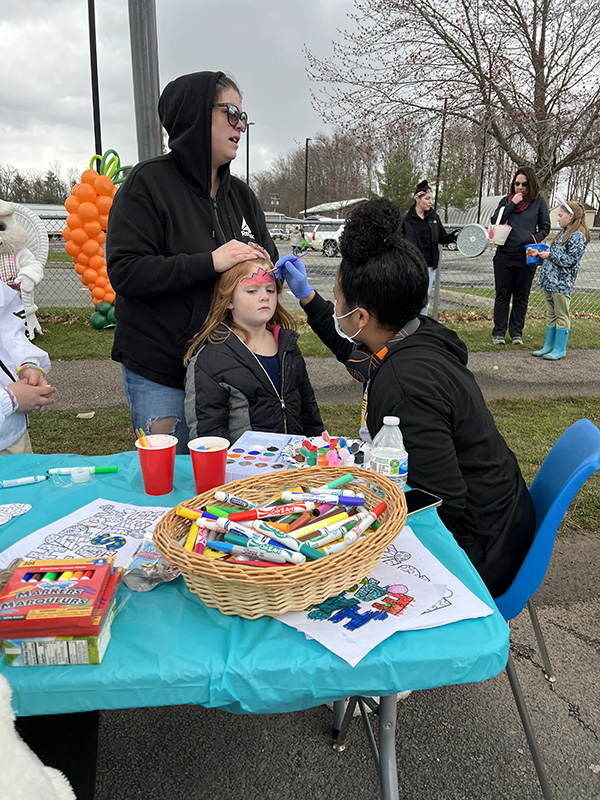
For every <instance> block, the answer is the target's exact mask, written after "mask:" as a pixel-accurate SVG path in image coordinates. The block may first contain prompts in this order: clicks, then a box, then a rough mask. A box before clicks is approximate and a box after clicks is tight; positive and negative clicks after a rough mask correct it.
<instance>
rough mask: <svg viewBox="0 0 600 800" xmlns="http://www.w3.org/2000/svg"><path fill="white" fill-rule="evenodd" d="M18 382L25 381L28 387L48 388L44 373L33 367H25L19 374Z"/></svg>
mask: <svg viewBox="0 0 600 800" xmlns="http://www.w3.org/2000/svg"><path fill="white" fill-rule="evenodd" d="M19 380H20V381H25V383H28V384H29V385H30V386H48V381H47V380H46V378H45V377H44V373H43V372H41V371H40V370H39V369H34V368H33V367H26V369H22V370H21V371H20V372H19Z"/></svg>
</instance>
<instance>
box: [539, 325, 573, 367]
mask: <svg viewBox="0 0 600 800" xmlns="http://www.w3.org/2000/svg"><path fill="white" fill-rule="evenodd" d="M568 338H569V328H557V329H556V338H555V340H554V350H553V351H552V352H551V353H546V355H545V356H544V358H546V359H547V360H548V361H558V359H559V358H564V357H565V356H566V355H567V339H568Z"/></svg>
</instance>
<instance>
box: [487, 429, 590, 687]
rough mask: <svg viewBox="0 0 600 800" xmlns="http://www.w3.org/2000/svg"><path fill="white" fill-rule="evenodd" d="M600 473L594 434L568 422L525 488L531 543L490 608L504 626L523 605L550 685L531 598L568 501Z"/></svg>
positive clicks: (550, 675)
mask: <svg viewBox="0 0 600 800" xmlns="http://www.w3.org/2000/svg"><path fill="white" fill-rule="evenodd" d="M598 469H600V430H598V428H597V427H596V426H595V425H594V424H593V423H592V422H590V420H589V419H580V420H578V421H577V422H575V423H573V425H571V427H570V428H568V429H567V430H566V431H565V432H564V433H563V435H562V436H561V437H560V438H559V439H558V441H557V442H556V444H555V445H554V446H553V447H552V449H551V450H550V452H549V453H548V455H547V456H546V458H545V460H544V463H543V464H542V466H541V467H540V469H539V472H538V473H537V475H536V476H535V478H534V480H533V483H532V484H531V488H530V490H529V491H530V493H531V496H532V498H533V503H534V505H535V511H536V532H535V538H534V540H533V542H532V544H531V547H530V548H529V552H528V553H527V555H526V557H525V560H524V561H523V564H522V565H521V568H520V569H519V571H518V573H517V575H516V577H515V579H514V580H513V582H512V584H511V586H510V587H509V588H508V589H507V590H506V592H504V594H503V595H502V596H501V597H497V598H495V603H496V605H497V606H498V609H499V611H500V613H501V614H502V616H503V617H504V619H505V620H506V621H507V622H508V621H509V620H511V619H514V618H515V617H516V616H518V615H519V614H520V613H521V611H523V609H524V608H525V606H527V608H528V610H529V614H530V616H531V623H532V625H533V629H534V631H535V636H536V639H537V642H538V645H539V648H540V652H541V654H542V660H543V663H544V671H545V673H546V677H547V678H548V680H549V681H552V682H553V681H555V680H556V678H555V675H554V672H553V670H552V665H551V664H550V658H549V657H548V651H547V649H546V643H545V641H544V637H543V635H542V631H541V628H540V624H539V621H538V618H537V614H536V611H535V608H534V605H533V601H532V600H531V598H532V597H533V595H534V594H535V593H536V592H537V590H538V589H539V588H540V586H541V584H542V581H543V580H544V576H545V575H546V572H547V570H548V566H549V564H550V558H551V556H552V550H553V549H554V541H555V539H556V531H557V530H558V526H559V525H560V523H561V521H562V518H563V516H564V515H565V512H566V511H567V509H568V507H569V506H570V505H571V501H572V500H573V498H574V497H575V495H576V494H577V492H578V491H579V490H580V489H581V487H582V486H583V484H584V483H585V482H586V480H587V479H588V478H589V477H590V475H592V474H593V473H594V472H596V470H598Z"/></svg>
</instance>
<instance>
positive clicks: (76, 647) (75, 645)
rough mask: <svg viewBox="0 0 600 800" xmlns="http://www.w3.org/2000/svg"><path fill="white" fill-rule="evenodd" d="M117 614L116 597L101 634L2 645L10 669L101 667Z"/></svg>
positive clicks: (34, 638) (30, 639)
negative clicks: (73, 666)
mask: <svg viewBox="0 0 600 800" xmlns="http://www.w3.org/2000/svg"><path fill="white" fill-rule="evenodd" d="M116 612H117V605H116V601H115V597H114V595H113V598H112V600H111V601H110V602H109V603H108V608H107V611H106V613H105V614H104V615H103V620H102V624H101V626H100V630H99V633H97V634H94V635H90V636H83V635H81V634H77V635H74V636H65V635H60V636H42V635H39V636H32V637H28V638H26V639H25V638H24V639H20V638H18V637H11V638H10V639H5V640H3V641H2V642H1V644H2V647H3V649H4V654H5V656H6V664H7V666H10V667H52V666H54V667H62V666H67V665H77V664H101V663H102V659H103V657H104V654H105V652H106V648H107V647H108V643H109V642H110V636H111V626H112V621H113V619H114V617H115V615H116Z"/></svg>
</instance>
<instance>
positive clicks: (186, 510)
mask: <svg viewBox="0 0 600 800" xmlns="http://www.w3.org/2000/svg"><path fill="white" fill-rule="evenodd" d="M175 513H176V514H177V516H178V517H185V519H192V520H194V519H200V518H203V519H217V517H216V516H215V514H211V513H210V512H209V511H200V510H199V509H197V508H190V507H189V506H184V505H181V504H180V505H178V506H177V508H176V509H175Z"/></svg>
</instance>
